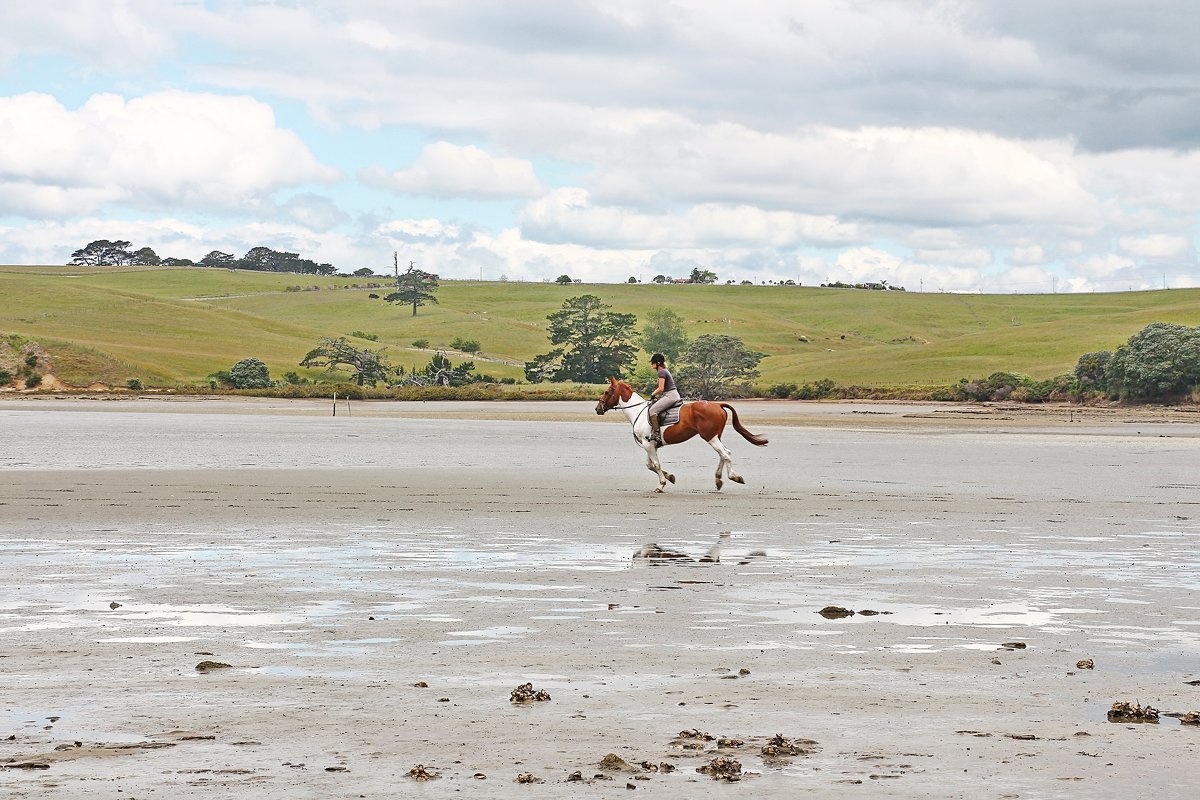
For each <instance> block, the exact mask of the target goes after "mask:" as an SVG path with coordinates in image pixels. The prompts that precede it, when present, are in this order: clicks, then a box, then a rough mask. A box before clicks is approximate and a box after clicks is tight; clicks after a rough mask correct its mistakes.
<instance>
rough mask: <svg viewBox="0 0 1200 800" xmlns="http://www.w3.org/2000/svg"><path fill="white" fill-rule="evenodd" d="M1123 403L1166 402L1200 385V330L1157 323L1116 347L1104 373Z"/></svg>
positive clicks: (1112, 389) (1109, 387) (1198, 328)
mask: <svg viewBox="0 0 1200 800" xmlns="http://www.w3.org/2000/svg"><path fill="white" fill-rule="evenodd" d="M1105 379H1106V381H1107V387H1108V390H1109V391H1110V392H1115V393H1116V394H1117V395H1119V396H1120V398H1121V399H1122V400H1126V399H1130V400H1166V399H1169V398H1171V397H1179V396H1182V395H1187V394H1188V393H1190V392H1192V391H1195V389H1196V387H1198V386H1200V327H1196V328H1189V327H1187V326H1186V325H1171V324H1167V323H1163V322H1154V323H1151V324H1149V325H1147V326H1146V327H1145V328H1142V330H1141V331H1139V332H1138V333H1136V334H1134V335H1133V336H1131V337H1130V338H1129V341H1128V342H1127V343H1125V344H1123V345H1121V346H1120V347H1118V348H1117V352H1115V353H1113V355H1112V359H1111V360H1110V361H1109V363H1108V366H1107V369H1106V370H1105Z"/></svg>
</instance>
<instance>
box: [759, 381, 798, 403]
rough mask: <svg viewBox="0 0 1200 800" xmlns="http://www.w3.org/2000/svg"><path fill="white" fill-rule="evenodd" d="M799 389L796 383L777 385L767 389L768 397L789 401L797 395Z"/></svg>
mask: <svg viewBox="0 0 1200 800" xmlns="http://www.w3.org/2000/svg"><path fill="white" fill-rule="evenodd" d="M797 388H799V387H797V386H796V384H794V383H777V384H775V385H774V386H772V387H771V388H769V389H767V395H768V396H770V397H778V398H779V399H780V400H787V399H788V398H789V397H791V396H792V395H794V394H795V393H796V389H797Z"/></svg>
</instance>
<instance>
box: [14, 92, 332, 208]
mask: <svg viewBox="0 0 1200 800" xmlns="http://www.w3.org/2000/svg"><path fill="white" fill-rule="evenodd" d="M0 141H3V142H4V146H3V147H0V213H8V214H16V215H22V216H33V217H39V216H41V217H49V216H60V215H61V216H70V215H77V214H84V213H89V212H92V211H95V210H97V209H99V208H100V207H102V206H103V205H104V204H111V203H116V204H121V205H126V206H131V207H135V208H144V209H145V208H149V209H156V208H168V207H173V206H177V205H188V206H195V207H200V208H209V209H220V208H224V209H242V210H246V209H255V208H262V207H266V206H269V205H270V194H271V193H272V192H273V191H275V190H276V189H278V188H280V187H283V186H288V185H296V184H302V183H306V182H309V181H330V180H334V179H336V178H337V177H338V175H337V172H336V170H333V169H331V168H329V167H325V166H322V165H321V164H319V163H318V162H317V160H316V159H315V158H314V157H313V155H312V153H310V152H309V150H308V148H307V147H306V146H305V145H304V143H303V142H301V141H300V139H299V138H298V137H297V136H296V135H295V134H293V133H292V132H290V131H287V130H283V129H281V128H279V127H277V126H276V124H275V117H274V112H273V111H272V110H271V107H270V106H268V105H266V104H265V103H261V102H259V101H257V100H254V99H253V98H249V97H225V96H221V95H214V94H204V93H195V92H177V91H170V92H158V93H154V94H148V95H144V96H141V97H135V98H133V99H129V100H126V99H125V98H124V97H121V96H120V95H114V94H97V95H93V96H92V97H91V98H90V99H89V100H88V101H87V102H86V103H85V104H84V105H83V106H82V107H80V108H79V109H76V110H70V109H67V108H65V107H64V106H63V105H62V104H60V103H59V102H58V101H57V100H56V99H54V98H53V97H50V96H49V95H45V94H22V95H16V96H14V97H0ZM24 198H28V203H26V202H25V201H24Z"/></svg>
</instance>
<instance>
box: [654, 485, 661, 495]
mask: <svg viewBox="0 0 1200 800" xmlns="http://www.w3.org/2000/svg"><path fill="white" fill-rule="evenodd" d="M654 493H655V494H663V488H662V487H661V486H660V487H658V488H657V489H655V490H654Z"/></svg>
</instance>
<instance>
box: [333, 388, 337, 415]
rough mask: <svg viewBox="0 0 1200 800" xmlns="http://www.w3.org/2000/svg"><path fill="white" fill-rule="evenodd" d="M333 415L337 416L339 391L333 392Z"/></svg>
mask: <svg viewBox="0 0 1200 800" xmlns="http://www.w3.org/2000/svg"><path fill="white" fill-rule="evenodd" d="M333 415H334V416H335V417H336V416H337V392H334V393H333Z"/></svg>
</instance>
